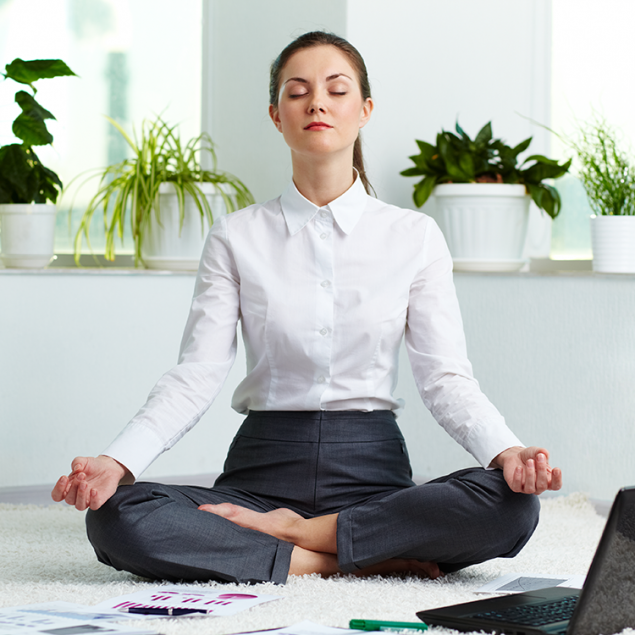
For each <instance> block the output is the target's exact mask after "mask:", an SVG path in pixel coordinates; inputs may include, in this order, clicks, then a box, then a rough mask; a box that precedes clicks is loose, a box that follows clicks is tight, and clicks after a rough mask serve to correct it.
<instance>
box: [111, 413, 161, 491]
mask: <svg viewBox="0 0 635 635" xmlns="http://www.w3.org/2000/svg"><path fill="white" fill-rule="evenodd" d="M164 451H165V447H164V445H163V442H162V441H161V440H160V439H159V438H158V437H157V436H156V434H154V433H153V432H152V430H150V429H149V428H147V427H145V426H143V425H139V424H131V425H128V426H126V427H125V428H124V429H123V430H122V431H121V432H120V433H119V435H118V436H117V438H116V439H115V440H114V441H113V442H112V443H111V444H110V445H109V446H108V447H107V448H106V449H105V450H104V451H103V452H102V454H105V455H106V456H109V457H111V458H113V459H115V461H118V462H119V463H121V464H122V465H124V466H125V467H127V468H128V469H129V470H130V472H132V475H133V476H134V477H135V480H136V479H137V478H139V476H141V474H142V473H143V472H144V471H145V470H146V469H147V468H148V466H149V465H150V463H152V461H154V460H155V459H156V458H157V457H158V456H159V455H160V454H162V453H163V452H164Z"/></svg>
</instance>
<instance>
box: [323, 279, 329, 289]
mask: <svg viewBox="0 0 635 635" xmlns="http://www.w3.org/2000/svg"><path fill="white" fill-rule="evenodd" d="M320 286H321V287H324V288H325V289H328V288H329V287H330V286H331V281H330V280H323V281H322V282H321V283H320Z"/></svg>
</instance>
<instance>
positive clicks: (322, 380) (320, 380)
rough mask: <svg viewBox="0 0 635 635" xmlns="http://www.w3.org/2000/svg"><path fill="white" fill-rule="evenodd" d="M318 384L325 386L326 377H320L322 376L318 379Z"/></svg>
mask: <svg viewBox="0 0 635 635" xmlns="http://www.w3.org/2000/svg"><path fill="white" fill-rule="evenodd" d="M317 382H318V384H323V383H325V382H326V377H324V375H320V376H319V377H318V378H317Z"/></svg>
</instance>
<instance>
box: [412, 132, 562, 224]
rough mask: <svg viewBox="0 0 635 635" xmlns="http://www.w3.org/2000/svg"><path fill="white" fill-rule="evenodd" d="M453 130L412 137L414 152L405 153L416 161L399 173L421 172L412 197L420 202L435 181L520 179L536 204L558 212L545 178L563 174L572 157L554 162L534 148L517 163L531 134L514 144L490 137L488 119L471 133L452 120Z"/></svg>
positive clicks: (554, 195)
mask: <svg viewBox="0 0 635 635" xmlns="http://www.w3.org/2000/svg"><path fill="white" fill-rule="evenodd" d="M456 132H457V133H458V135H455V134H453V133H452V132H448V131H446V130H442V131H441V132H440V133H439V134H438V135H437V138H436V145H432V144H431V143H427V142H426V141H420V140H418V139H417V140H416V143H417V145H418V146H419V150H420V152H419V154H416V155H413V156H411V157H410V160H411V161H412V162H413V163H414V164H415V167H412V168H408V169H406V170H403V171H402V172H401V175H402V176H423V179H421V181H419V182H418V183H417V184H416V185H415V186H414V192H413V195H412V197H413V200H414V202H415V205H416V206H417V207H421V206H422V205H423V204H424V203H425V202H426V201H427V200H428V198H429V197H430V195H431V194H432V191H433V189H434V187H435V186H436V185H439V184H442V183H514V184H522V185H524V186H525V188H526V189H527V192H528V193H529V194H530V195H531V198H532V199H533V200H534V202H535V203H536V205H537V206H538V207H539V208H540V209H542V210H544V211H545V212H547V214H549V216H551V218H555V217H556V216H557V215H558V213H559V212H560V207H561V201H560V196H559V194H558V191H557V190H556V189H555V188H554V187H553V186H551V185H549V184H547V183H545V182H544V181H545V180H546V179H556V178H559V177H561V176H562V175H563V174H565V173H566V172H567V171H568V169H569V167H570V166H571V161H570V160H569V161H567V162H566V163H563V164H559V163H558V162H557V161H554V160H552V159H548V158H547V157H544V156H542V155H539V154H532V155H531V156H529V157H527V158H526V159H525V160H524V161H523V163H522V164H520V165H518V155H520V154H521V153H522V152H524V151H525V150H527V148H529V145H530V143H531V140H532V137H529V138H528V139H525V140H524V141H522V142H521V143H519V144H518V145H516V146H514V147H513V148H512V147H510V146H508V145H507V144H506V143H505V142H504V141H502V140H501V139H494V138H493V135H492V124H491V122H489V123H487V124H485V126H483V128H481V130H480V131H479V132H478V134H477V135H476V137H475V138H474V139H471V138H470V137H469V136H468V135H467V134H466V133H465V131H464V130H463V129H462V128H461V126H459V124H458V122H457V123H456Z"/></svg>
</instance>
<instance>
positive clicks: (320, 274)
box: [315, 209, 334, 405]
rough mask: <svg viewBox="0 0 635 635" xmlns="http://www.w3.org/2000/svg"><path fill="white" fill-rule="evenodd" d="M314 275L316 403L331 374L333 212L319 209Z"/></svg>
mask: <svg viewBox="0 0 635 635" xmlns="http://www.w3.org/2000/svg"><path fill="white" fill-rule="evenodd" d="M315 233H316V234H317V237H318V240H317V242H316V245H315V248H316V256H317V257H316V266H317V270H316V274H317V280H318V285H319V291H318V298H317V302H316V316H315V317H316V322H315V323H316V336H317V337H318V340H317V341H316V351H317V355H316V356H315V361H316V367H315V381H316V383H317V384H318V386H319V388H320V405H321V402H322V399H323V397H324V393H325V391H326V390H327V389H328V381H329V378H330V375H331V339H332V338H331V334H332V333H333V314H334V310H333V308H334V307H333V303H334V294H333V214H332V213H331V212H330V210H328V209H321V210H320V211H319V212H318V213H317V214H316V216H315Z"/></svg>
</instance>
